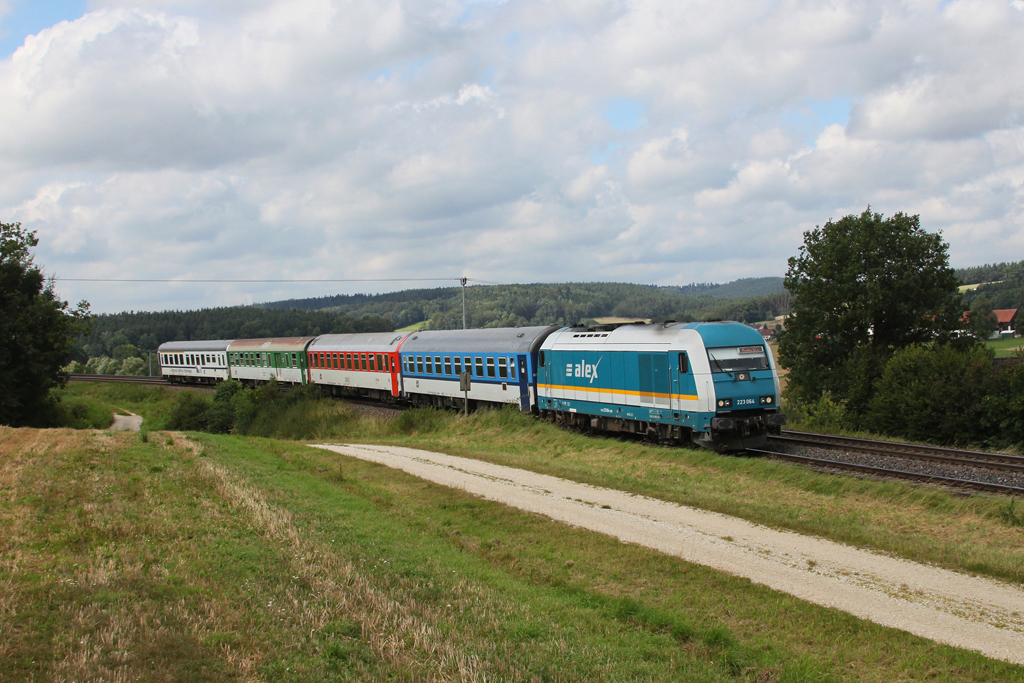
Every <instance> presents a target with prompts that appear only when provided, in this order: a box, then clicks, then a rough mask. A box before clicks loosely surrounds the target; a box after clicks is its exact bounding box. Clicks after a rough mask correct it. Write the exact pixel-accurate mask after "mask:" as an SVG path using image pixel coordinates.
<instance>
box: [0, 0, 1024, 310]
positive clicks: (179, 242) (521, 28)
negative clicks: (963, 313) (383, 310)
mask: <svg viewBox="0 0 1024 683" xmlns="http://www.w3.org/2000/svg"><path fill="white" fill-rule="evenodd" d="M868 204H870V205H871V206H872V208H873V209H874V210H877V211H881V212H882V213H884V214H886V215H889V214H891V213H894V212H896V211H904V212H908V213H913V214H920V216H921V221H922V225H923V226H924V227H925V228H926V229H928V230H931V231H942V233H943V235H944V236H945V239H946V240H947V241H948V242H949V244H950V254H951V261H952V263H953V265H954V266H968V265H978V264H981V263H985V262H993V261H1001V260H1018V259H1024V1H1022V0H950V1H939V0H904V1H903V2H897V1H892V2H874V1H871V0H860V1H856V0H831V1H819V2H811V1H808V2H797V1H785V0H779V1H768V0H730V1H729V2H721V1H715V0H698V1H690V0H635V1H630V0H507V1H505V2H490V1H479V0H476V1H474V0H134V1H130V0H47V1H46V2H39V1H37V0H0V221H3V222H13V221H20V222H21V223H22V224H23V225H24V226H25V227H27V228H29V229H31V230H37V231H38V235H39V238H40V245H39V248H38V249H37V251H36V254H37V257H36V260H37V262H39V263H41V264H43V265H44V266H45V267H46V269H47V271H48V272H51V273H55V274H57V275H59V276H63V277H67V278H72V277H77V278H89V277H91V278H112V279H119V278H169V279H172V278H173V279H194V278H222V279H261V278H266V279H316V278H323V279H330V278H336V279H388V278H457V277H459V276H467V277H471V278H476V279H478V280H484V281H490V282H550V281H566V280H584V281H593V280H603V281H607V280H615V281H628V282H643V283H653V284H687V283H690V282H694V281H698V282H703V281H712V282H726V281H729V280H733V279H736V278H740V277H753V276H763V275H782V274H783V273H784V272H785V269H786V259H787V257H789V256H791V255H793V254H794V253H796V251H797V248H798V247H799V245H800V243H801V237H802V232H803V231H804V230H807V229H808V228H811V227H813V226H814V225H815V224H820V223H824V222H825V221H826V220H828V219H829V218H839V217H841V216H843V215H846V214H848V213H859V212H860V211H863V210H864V208H865V207H866V206H867V205H868ZM440 284H443V283H429V282H423V283H405V284H403V283H386V282H377V283H372V282H365V283H348V284H341V283H339V284H310V283H305V284H296V283H292V284H280V283H278V284H237V283H236V284H205V285H202V284H184V283H181V284H110V283H106V284H104V283H74V282H61V283H59V290H60V292H61V294H62V295H63V296H64V297H66V298H69V299H71V300H74V301H77V300H78V299H80V298H83V297H84V298H87V299H88V300H89V301H90V302H92V304H93V308H94V310H97V311H119V310H124V309H135V310H139V309H143V310H150V309H163V308H195V307H200V306H212V305H227V304H237V303H247V302H254V301H267V300H274V299H280V298H288V297H299V296H318V295H324V294H333V293H338V292H357V291H363V292H373V291H383V290H387V289H395V288H406V287H410V286H432V285H440Z"/></svg>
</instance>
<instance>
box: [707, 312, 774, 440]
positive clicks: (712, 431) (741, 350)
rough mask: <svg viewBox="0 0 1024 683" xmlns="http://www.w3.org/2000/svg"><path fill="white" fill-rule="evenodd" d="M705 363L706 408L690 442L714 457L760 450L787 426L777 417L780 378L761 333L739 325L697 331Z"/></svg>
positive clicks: (716, 324)
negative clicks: (699, 429) (700, 426)
mask: <svg viewBox="0 0 1024 683" xmlns="http://www.w3.org/2000/svg"><path fill="white" fill-rule="evenodd" d="M697 330H698V332H699V334H700V336H701V340H702V342H703V344H704V351H705V354H706V357H707V370H708V373H707V375H705V377H706V379H705V390H706V391H707V395H708V398H709V399H710V401H709V402H710V404H711V413H712V414H713V417H711V418H710V419H709V420H708V422H707V424H705V425H704V427H705V430H706V431H702V432H700V433H696V434H694V435H693V437H694V442H695V443H698V444H700V445H702V446H706V447H707V448H712V449H714V450H717V451H731V450H742V449H744V448H760V447H761V446H763V445H764V444H765V442H766V441H767V438H768V434H769V433H770V432H772V431H776V430H777V429H778V428H779V427H781V426H782V425H783V424H785V422H786V418H785V416H784V415H782V414H780V412H779V395H780V391H779V378H778V373H777V371H776V368H775V363H774V359H773V358H772V355H771V349H770V348H769V347H768V345H767V344H765V342H764V339H762V337H761V335H760V333H758V332H756V331H754V330H752V329H751V328H749V327H747V326H746V325H742V324H739V323H709V324H704V325H700V326H699V327H698V328H697Z"/></svg>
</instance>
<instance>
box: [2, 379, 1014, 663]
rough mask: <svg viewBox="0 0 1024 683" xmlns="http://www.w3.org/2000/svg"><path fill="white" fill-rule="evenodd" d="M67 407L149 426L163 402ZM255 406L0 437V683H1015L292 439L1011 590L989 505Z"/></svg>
mask: <svg viewBox="0 0 1024 683" xmlns="http://www.w3.org/2000/svg"><path fill="white" fill-rule="evenodd" d="M69 392H72V393H74V394H75V395H76V396H78V397H79V398H81V399H82V400H87V401H88V400H95V401H101V402H104V403H109V404H111V405H116V406H119V407H121V408H123V409H126V410H129V411H131V412H136V413H139V414H143V415H146V418H147V422H149V425H150V427H159V426H161V425H160V420H161V419H166V415H167V411H168V409H169V407H170V406H171V405H172V404H173V402H174V401H175V397H174V394H175V392H172V391H167V390H164V389H152V388H143V387H127V388H124V387H109V386H78V385H76V386H73V387H71V388H70V389H69ZM270 412H272V411H268V414H265V415H264V416H263V417H262V418H261V419H260V420H257V421H255V422H254V423H253V425H254V427H256V428H257V430H258V431H262V432H264V436H256V435H211V434H200V433H188V434H182V433H176V432H167V431H158V430H156V429H152V430H149V431H146V432H143V433H141V434H111V433H108V432H103V431H92V430H13V429H3V430H2V431H0V529H2V534H0V548H2V551H0V557H2V558H3V559H2V560H0V562H2V564H0V567H2V570H0V680H12V681H14V680H18V681H20V680H135V679H142V680H154V681H163V680H166V681H171V680H189V681H234V680H264V681H300V680H301V681H306V680H338V681H346V680H352V681H354V680H394V681H413V680H423V681H428V680H429V681H434V680H436V681H448V680H474V681H484V680H487V681H578V680H587V681H591V680H607V681H622V680H650V681H657V680H687V681H759V682H762V683H764V682H768V681H831V680H834V681H843V680H858V681H859V680H868V681H902V680H908V681H909V680H940V681H989V680H1015V679H1021V678H1024V669H1022V668H1020V667H1015V666H1012V665H1009V664H1004V663H1000V662H994V661H992V660H988V659H986V658H984V657H982V656H980V655H976V654H974V653H970V652H965V651H961V650H956V649H954V648H949V647H945V646H941V645H937V644H935V643H933V642H930V641H927V640H924V639H921V638H918V637H915V636H911V635H908V634H906V633H903V632H900V631H895V630H892V629H887V628H883V627H881V626H877V625H875V624H872V623H869V622H865V621H862V620H859V619H856V618H854V617H851V616H849V615H846V614H843V613H840V612H837V611H833V610H828V609H825V608H821V607H817V606H813V605H808V604H806V603H803V602H801V601H800V600H797V599H795V598H791V597H789V596H786V595H783V594H780V593H776V592H773V591H771V590H768V589H766V588H764V587H762V586H758V585H755V584H752V583H750V582H749V581H747V580H743V579H737V578H734V577H731V576H729V575H726V574H722V573H720V572H716V571H712V570H710V569H706V568H704V567H700V566H697V565H692V564H688V563H686V562H683V561H681V560H677V559H674V558H670V557H665V556H663V555H659V554H658V553H655V552H652V551H648V550H645V549H643V548H638V547H635V546H631V545H628V544H623V543H620V542H618V541H615V540H613V539H610V538H607V537H604V536H601V535H599V534H595V533H592V532H587V531H582V530H579V529H574V528H571V527H568V526H565V525H561V524H556V523H554V522H551V521H550V520H547V519H545V518H542V517H539V516H536V515H531V514H527V513H523V512H520V511H517V510H514V509H511V508H508V507H505V506H502V505H499V504H496V503H490V502H487V501H482V500H478V499H476V498H473V497H472V496H469V495H467V494H464V493H462V492H459V491H455V490H451V489H447V488H444V487H440V486H436V485H433V484H429V483H426V482H423V481H420V480H417V479H415V478H412V477H409V476H407V475H404V474H402V473H399V472H395V471H393V470H390V469H387V468H384V467H381V466H378V465H373V464H370V463H365V462H361V461H356V460H352V459H348V458H344V457H342V456H339V455H336V454H333V453H329V452H325V451H319V450H314V449H310V448H307V447H306V446H305V445H304V443H303V441H302V439H309V440H317V441H320V440H337V441H363V442H377V443H398V444H403V445H410V446H416V447H420V448H430V449H432V450H439V451H444V452H450V453H453V454H457V455H464V456H469V457H476V458H480V459H484V460H489V461H491V462H500V463H502V464H508V465H513V466H519V467H527V468H529V469H534V470H537V471H542V472H546V473H549V474H555V475H558V476H564V477H567V478H571V479H575V480H579V481H587V482H590V483H595V484H600V485H604V486H614V487H616V488H622V489H626V490H630V491H636V492H638V493H644V494H645V495H652V496H656V497H659V498H664V499H668V500H677V501H678V502H682V503H688V504H696V505H699V506H701V507H705V508H708V509H716V510H719V511H722V512H726V513H728V514H737V515H739V516H742V517H745V518H748V519H752V520H753V521H761V522H763V523H767V524H770V525H771V526H776V527H780V528H792V529H795V530H799V531H805V532H807V531H810V532H813V533H819V534H820V535H822V536H827V537H830V538H837V539H840V540H846V541H847V542H850V543H853V544H856V545H862V546H871V547H876V548H881V549H886V550H888V551H889V552H892V553H894V554H899V555H903V556H907V557H912V558H914V559H930V560H931V561H934V562H937V563H939V564H942V565H944V566H950V567H954V568H960V569H966V570H968V571H975V572H978V573H983V574H989V575H993V576H1001V577H1003V578H1006V579H1010V580H1012V581H1021V580H1022V579H1024V572H1022V569H1021V566H1022V564H1024V548H1022V538H1021V537H1022V527H1021V526H1019V524H1020V522H1022V521H1024V520H1021V519H1020V518H1019V517H1018V516H1016V512H1015V508H1013V507H1011V506H1010V505H1009V501H1006V500H1002V499H999V498H993V497H961V496H957V495H953V494H949V493H945V492H943V491H940V490H934V489H923V488H918V487H913V486H909V485H906V484H891V483H884V482H874V481H870V480H861V479H855V478H850V477H834V476H829V475H823V474H817V473H814V472H807V471H804V470H800V469H799V468H794V467H790V466H788V465H784V464H778V463H768V462H763V461H758V460H754V459H741V458H735V457H721V456H717V455H714V454H710V453H703V452H700V451H689V450H679V449H667V448H659V447H655V446H649V445H644V444H640V443H633V442H623V441H615V440H608V439H597V438H594V437H589V436H584V435H580V434H573V433H569V432H564V431H562V430H559V429H556V428H554V427H552V426H551V425H547V424H544V423H541V422H537V421H534V420H532V419H529V418H524V417H523V416H520V415H517V414H515V413H510V412H505V411H494V412H486V413H479V414H476V415H472V416H470V418H469V419H468V420H467V419H464V418H461V417H459V416H457V415H450V414H445V413H434V412H431V411H409V412H406V413H403V414H402V415H401V416H399V417H397V418H395V419H390V420H385V419H380V418H373V417H365V416H362V415H360V414H359V413H357V412H355V411H353V410H352V409H351V408H350V407H347V406H345V405H344V404H340V403H336V402H329V401H319V402H318V401H312V402H303V403H299V404H294V405H291V406H288V407H287V408H286V409H284V410H283V412H281V413H279V414H277V415H276V416H273V415H271V414H270ZM299 434H303V435H304V436H302V437H298V438H294V437H297V435H299ZM283 437H293V438H283Z"/></svg>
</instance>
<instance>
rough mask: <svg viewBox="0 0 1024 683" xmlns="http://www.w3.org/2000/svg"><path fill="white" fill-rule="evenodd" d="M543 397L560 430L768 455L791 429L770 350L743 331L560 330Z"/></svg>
mask: <svg viewBox="0 0 1024 683" xmlns="http://www.w3.org/2000/svg"><path fill="white" fill-rule="evenodd" d="M537 393H538V397H539V400H538V406H539V408H540V410H541V413H542V414H543V415H544V416H546V417H551V418H554V419H555V420H557V421H560V422H565V423H568V424H572V425H577V426H584V427H588V428H595V429H602V430H607V431H613V432H629V433H639V434H645V435H649V436H652V437H657V438H660V439H664V440H669V441H693V442H694V443H697V444H699V445H701V446H704V447H707V448H711V449H713V450H717V451H727V450H742V449H743V448H756V447H758V446H760V445H763V444H764V442H765V440H766V439H767V434H768V432H769V431H770V430H772V429H774V428H776V427H778V426H780V425H781V424H783V423H784V421H785V418H784V417H783V416H782V415H780V414H779V408H778V403H779V380H778V374H777V372H776V369H775V361H774V359H773V358H772V355H771V350H770V349H769V348H768V347H767V346H766V344H765V342H764V339H763V338H762V337H761V335H760V333H758V332H757V331H756V330H754V329H752V328H750V327H748V326H747V325H743V324H741V323H736V322H711V323H688V324H677V323H666V324H663V325H662V324H658V325H642V324H640V325H637V324H631V325H622V326H596V327H592V328H565V329H562V330H559V331H558V332H557V333H555V334H552V335H550V336H549V337H548V338H547V340H546V341H545V342H544V343H543V345H542V346H541V350H540V355H539V368H538V379H537Z"/></svg>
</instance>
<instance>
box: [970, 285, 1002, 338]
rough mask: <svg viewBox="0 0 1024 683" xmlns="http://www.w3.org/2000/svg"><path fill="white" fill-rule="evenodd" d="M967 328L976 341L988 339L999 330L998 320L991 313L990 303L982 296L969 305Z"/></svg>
mask: <svg viewBox="0 0 1024 683" xmlns="http://www.w3.org/2000/svg"><path fill="white" fill-rule="evenodd" d="M968 327H969V328H970V330H971V333H972V334H974V335H975V336H976V337H978V339H988V338H989V337H990V336H991V335H992V333H993V332H995V331H996V330H997V329H999V318H997V317H996V314H995V313H993V312H992V302H991V301H989V300H988V297H987V296H985V295H984V294H982V295H981V296H979V297H978V298H977V299H975V300H974V302H973V303H972V304H971V313H970V315H969V316H968Z"/></svg>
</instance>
